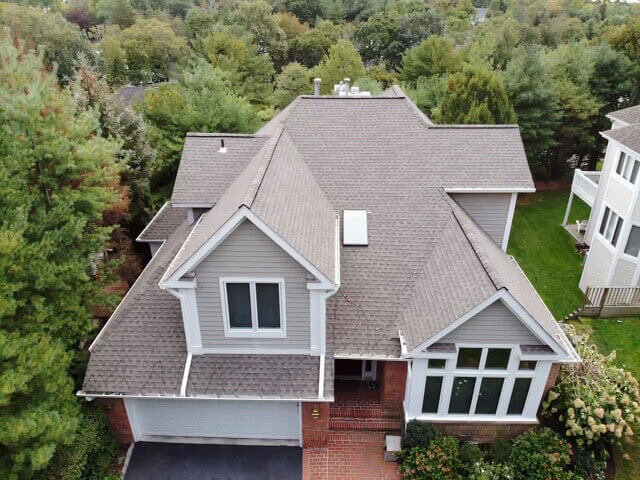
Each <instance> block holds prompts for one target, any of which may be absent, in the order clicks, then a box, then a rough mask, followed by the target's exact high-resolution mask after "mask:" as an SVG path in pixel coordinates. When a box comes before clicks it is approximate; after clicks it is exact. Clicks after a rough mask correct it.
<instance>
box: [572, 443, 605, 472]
mask: <svg viewBox="0 0 640 480" xmlns="http://www.w3.org/2000/svg"><path fill="white" fill-rule="evenodd" d="M571 463H572V464H573V471H574V472H575V473H576V475H580V476H581V477H584V478H588V479H589V480H604V479H605V475H604V474H605V470H606V469H607V451H606V450H605V449H604V448H599V449H591V448H584V447H576V448H574V450H573V455H572V457H571Z"/></svg>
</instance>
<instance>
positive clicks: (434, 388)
mask: <svg viewBox="0 0 640 480" xmlns="http://www.w3.org/2000/svg"><path fill="white" fill-rule="evenodd" d="M442 379H443V377H427V381H426V383H425V386H424V398H423V399H422V413H438V405H439V404H440V391H441V390H442Z"/></svg>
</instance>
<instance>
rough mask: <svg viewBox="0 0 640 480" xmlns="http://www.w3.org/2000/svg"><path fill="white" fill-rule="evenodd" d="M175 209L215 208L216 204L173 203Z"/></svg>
mask: <svg viewBox="0 0 640 480" xmlns="http://www.w3.org/2000/svg"><path fill="white" fill-rule="evenodd" d="M171 206H172V207H173V208H213V207H214V206H215V203H173V204H171Z"/></svg>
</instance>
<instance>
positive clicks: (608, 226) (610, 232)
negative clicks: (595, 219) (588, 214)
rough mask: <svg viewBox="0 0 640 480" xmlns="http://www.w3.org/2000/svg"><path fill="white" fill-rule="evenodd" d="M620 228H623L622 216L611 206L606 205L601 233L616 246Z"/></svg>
mask: <svg viewBox="0 0 640 480" xmlns="http://www.w3.org/2000/svg"><path fill="white" fill-rule="evenodd" d="M620 230H622V217H620V215H618V214H617V213H616V212H614V211H613V210H611V209H610V208H609V207H605V209H604V215H603V216H602V222H601V223H600V230H599V231H600V235H602V236H603V237H604V238H606V239H607V240H608V241H609V243H611V245H613V246H614V247H615V246H616V244H617V243H618V237H619V236H620Z"/></svg>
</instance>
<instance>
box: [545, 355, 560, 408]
mask: <svg viewBox="0 0 640 480" xmlns="http://www.w3.org/2000/svg"><path fill="white" fill-rule="evenodd" d="M558 373H560V364H559V363H554V364H553V365H551V370H550V371H549V378H547V383H546V384H545V386H544V393H543V394H542V399H543V400H544V399H545V398H546V397H547V393H549V390H551V389H552V388H553V386H554V385H555V384H556V380H557V379H558Z"/></svg>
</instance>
